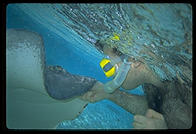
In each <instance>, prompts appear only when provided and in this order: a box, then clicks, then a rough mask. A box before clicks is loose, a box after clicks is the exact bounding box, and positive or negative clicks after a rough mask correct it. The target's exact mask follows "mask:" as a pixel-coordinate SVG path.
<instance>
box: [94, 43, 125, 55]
mask: <svg viewBox="0 0 196 134" xmlns="http://www.w3.org/2000/svg"><path fill="white" fill-rule="evenodd" d="M95 46H96V48H97V49H98V50H99V51H101V52H103V47H104V44H103V43H101V42H100V40H98V41H97V42H96V43H95ZM112 50H113V52H114V53H115V54H116V55H118V56H121V55H123V53H122V52H121V51H119V50H118V49H117V48H116V47H114V48H112Z"/></svg>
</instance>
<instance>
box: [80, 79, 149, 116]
mask: <svg viewBox="0 0 196 134" xmlns="http://www.w3.org/2000/svg"><path fill="white" fill-rule="evenodd" d="M103 86H104V85H103V84H102V83H101V82H97V83H96V84H95V85H94V87H93V88H92V90H90V91H88V92H87V93H86V94H84V95H83V96H81V99H82V100H86V101H89V102H92V103H94V102H97V101H100V100H103V99H108V100H110V101H112V102H114V103H115V104H117V105H119V106H121V107H122V108H124V109H125V110H127V111H128V112H130V113H132V114H140V115H145V113H146V111H147V109H148V103H147V99H146V97H145V96H139V95H132V94H128V93H126V92H123V91H120V90H118V89H117V90H116V91H114V92H113V93H111V94H110V93H106V92H105V91H104V88H103Z"/></svg>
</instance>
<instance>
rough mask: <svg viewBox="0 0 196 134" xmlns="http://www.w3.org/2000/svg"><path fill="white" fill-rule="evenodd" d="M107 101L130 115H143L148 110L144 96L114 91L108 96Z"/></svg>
mask: <svg viewBox="0 0 196 134" xmlns="http://www.w3.org/2000/svg"><path fill="white" fill-rule="evenodd" d="M108 99H109V100H110V101H112V102H114V103H115V104H117V105H119V106H121V107H122V108H124V109H125V110H127V111H128V112H130V113H132V114H140V115H145V114H146V111H147V109H148V103H147V100H146V97H145V96H139V95H132V94H128V93H126V92H123V91H120V90H116V91H115V92H114V93H112V94H109V97H108Z"/></svg>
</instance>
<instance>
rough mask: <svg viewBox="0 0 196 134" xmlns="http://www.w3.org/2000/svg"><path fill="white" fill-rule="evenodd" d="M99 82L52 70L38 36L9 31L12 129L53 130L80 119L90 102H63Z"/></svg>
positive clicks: (8, 83)
mask: <svg viewBox="0 0 196 134" xmlns="http://www.w3.org/2000/svg"><path fill="white" fill-rule="evenodd" d="M95 81H96V80H94V79H91V78H86V77H82V76H74V75H71V74H69V73H68V72H66V73H63V72H62V71H61V72H58V70H55V69H54V70H53V71H51V70H50V69H48V67H46V66H45V52H44V43H43V40H42V38H41V36H40V35H38V34H37V33H34V32H29V31H26V30H16V29H8V30H7V31H6V125H7V127H8V128H11V129H13V128H14V129H49V128H55V126H56V125H57V124H58V123H60V122H62V121H64V120H71V119H74V118H76V117H77V116H78V115H79V113H80V112H81V111H82V110H83V109H84V107H85V106H86V105H87V104H88V102H86V101H82V100H80V99H79V98H75V99H71V100H70V101H62V99H67V98H72V97H74V96H78V95H81V94H82V93H85V92H86V91H88V90H89V89H90V87H91V86H92V85H93V84H94V83H95ZM88 82H90V83H88ZM82 83H83V84H82ZM80 85H81V86H80ZM72 87H73V89H71V88H72ZM85 87H86V88H85Z"/></svg>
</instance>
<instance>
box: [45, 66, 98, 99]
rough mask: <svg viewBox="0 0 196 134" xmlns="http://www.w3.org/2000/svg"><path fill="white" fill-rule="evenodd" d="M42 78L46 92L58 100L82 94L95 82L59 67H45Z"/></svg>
mask: <svg viewBox="0 0 196 134" xmlns="http://www.w3.org/2000/svg"><path fill="white" fill-rule="evenodd" d="M44 78H45V87H46V90H47V92H48V94H49V95H50V96H51V97H53V98H55V99H58V100H64V99H70V98H72V97H75V96H79V95H82V94H84V93H86V92H87V91H89V90H90V89H91V88H92V87H93V85H94V84H95V82H96V80H95V79H93V78H90V77H84V76H79V75H73V74H70V73H69V72H67V71H66V70H64V69H63V68H61V67H56V68H55V67H46V68H45V70H44Z"/></svg>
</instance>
